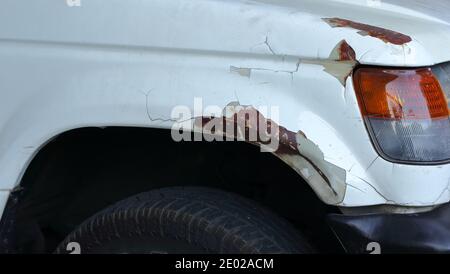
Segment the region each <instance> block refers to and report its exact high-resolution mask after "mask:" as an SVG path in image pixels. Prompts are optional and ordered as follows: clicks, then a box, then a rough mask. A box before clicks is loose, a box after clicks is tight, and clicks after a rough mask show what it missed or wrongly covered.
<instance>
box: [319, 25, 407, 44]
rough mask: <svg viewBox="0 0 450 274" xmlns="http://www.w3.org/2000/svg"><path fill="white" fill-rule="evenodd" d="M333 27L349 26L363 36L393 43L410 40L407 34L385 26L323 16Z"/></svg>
mask: <svg viewBox="0 0 450 274" xmlns="http://www.w3.org/2000/svg"><path fill="white" fill-rule="evenodd" d="M323 20H324V21H325V22H327V23H328V24H329V25H330V26H332V27H333V28H351V29H356V30H359V32H358V33H359V34H361V35H363V36H367V35H368V36H371V37H374V38H378V39H380V40H382V41H383V42H385V43H391V44H394V45H404V44H406V43H409V42H411V41H412V39H411V37H409V36H408V35H405V34H402V33H400V32H396V31H393V30H388V29H385V28H380V27H375V26H371V25H367V24H363V23H358V22H353V21H350V20H346V19H341V18H323Z"/></svg>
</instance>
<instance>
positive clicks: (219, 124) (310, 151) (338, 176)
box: [194, 102, 346, 205]
mask: <svg viewBox="0 0 450 274" xmlns="http://www.w3.org/2000/svg"><path fill="white" fill-rule="evenodd" d="M229 106H233V108H234V110H233V111H232V113H229V112H228V110H229V109H227V108H226V109H227V111H225V110H224V113H223V116H222V117H196V118H194V131H196V132H198V131H201V132H203V133H204V134H210V135H216V136H217V135H219V136H225V137H227V139H228V138H232V139H237V140H239V141H246V142H248V143H251V144H254V145H258V146H261V147H265V146H267V144H268V141H267V139H268V138H270V137H272V138H273V137H274V138H276V141H277V142H278V147H277V149H275V150H274V151H270V152H272V153H273V154H274V155H276V156H277V157H278V158H280V159H281V160H282V161H284V162H285V163H286V164H288V165H289V166H291V167H292V168H293V169H294V170H295V171H296V172H297V173H298V174H300V175H301V176H302V177H303V178H304V179H305V180H306V181H307V182H308V183H309V184H310V186H311V187H312V188H313V190H314V191H315V192H316V193H317V195H318V196H319V197H320V198H321V199H322V200H323V201H324V202H325V203H328V204H334V205H336V204H339V203H341V202H342V201H343V199H344V195H345V190H346V183H345V182H346V171H345V170H344V169H342V168H339V167H337V166H335V165H333V164H331V163H329V162H327V161H325V157H324V154H323V152H322V151H321V150H320V148H319V147H318V146H317V145H316V144H314V143H313V142H312V141H310V140H308V139H307V138H306V134H305V133H303V132H302V131H299V132H297V133H296V132H293V131H290V130H288V129H286V128H285V127H282V126H279V125H278V124H277V123H275V122H274V121H272V120H270V119H266V118H265V117H264V116H263V115H262V114H261V113H260V112H259V111H258V110H256V109H255V108H253V107H251V106H241V105H239V103H237V102H233V103H230V104H229V105H228V107H229ZM249 111H250V112H251V111H253V112H254V113H256V114H257V116H258V118H257V119H248V118H247V117H246V116H245V113H247V112H249ZM239 119H241V120H242V119H245V121H241V120H239ZM261 123H262V124H261ZM230 127H233V128H234V129H235V130H233V135H231V136H230V135H229V133H228V132H227V128H230ZM205 129H212V130H209V131H205ZM261 135H263V138H260V136H261ZM269 135H270V136H269ZM250 136H258V139H257V141H252V140H251V139H250V138H249V137H250ZM269 142H270V141H269Z"/></svg>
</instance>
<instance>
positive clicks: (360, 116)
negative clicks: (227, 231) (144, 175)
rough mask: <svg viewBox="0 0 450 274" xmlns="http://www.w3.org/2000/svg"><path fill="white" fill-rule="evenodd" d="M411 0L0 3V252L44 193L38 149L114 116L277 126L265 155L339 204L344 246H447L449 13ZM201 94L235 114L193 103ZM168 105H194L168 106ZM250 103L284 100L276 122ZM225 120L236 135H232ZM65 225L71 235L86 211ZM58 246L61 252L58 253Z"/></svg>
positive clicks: (244, 129) (331, 217)
mask: <svg viewBox="0 0 450 274" xmlns="http://www.w3.org/2000/svg"><path fill="white" fill-rule="evenodd" d="M415 2H416V1H406V3H405V1H402V0H388V1H382V2H381V3H379V5H368V4H367V1H365V0H361V1H358V0H330V1H326V0H319V1H317V0H314V1H313V0H302V1H294V0H277V1H275V0H252V1H244V0H232V1H230V0H227V1H221V0H203V1H200V0H199V1H189V0H173V1H163V0H155V1H137V0H132V1H126V2H125V1H119V0H111V1H109V2H108V4H107V5H106V4H105V3H104V1H101V0H90V1H82V3H81V5H80V6H79V7H68V6H67V5H66V3H65V1H51V0H43V1H40V2H39V3H29V1H25V0H20V1H19V0H14V1H13V0H8V1H5V3H3V6H4V8H3V7H2V9H1V10H0V23H1V25H2V26H3V27H1V28H0V59H1V60H2V62H1V64H0V72H1V73H0V92H1V95H0V96H1V97H2V99H1V100H0V128H1V133H0V213H1V212H3V217H2V221H1V223H0V240H1V242H0V251H2V252H12V253H14V252H17V250H23V248H21V247H20V246H19V247H18V246H17V245H20V244H18V243H17V242H20V241H15V243H14V244H12V240H11V239H13V238H20V237H22V236H21V234H20V233H18V232H15V231H14V227H15V226H16V223H17V222H16V221H15V218H17V215H20V214H16V213H15V212H16V211H18V212H19V213H20V212H21V208H23V207H21V206H20V204H21V203H22V200H27V194H26V193H24V194H23V195H22V194H21V192H22V190H23V189H24V191H26V190H27V189H32V191H31V192H33V191H36V192H38V187H37V184H36V185H33V184H32V183H30V184H29V185H28V184H27V183H24V178H28V177H27V176H26V175H27V174H29V173H30V172H31V171H30V166H33V163H34V162H36V161H37V160H36V159H43V158H45V159H46V158H49V160H48V161H51V160H52V157H50V156H49V157H44V156H41V155H42V153H43V152H45V151H46V150H48V149H46V148H47V147H48V146H51V144H52V143H53V142H54V141H55V140H56V142H57V141H58V138H59V136H63V135H64V134H66V133H67V132H70V131H74V130H77V129H83V128H113V127H133V128H145V129H155V130H156V129H157V130H164V131H167V134H168V135H169V136H170V131H171V130H173V128H174V125H176V124H177V123H180V122H182V121H184V122H186V121H188V122H189V123H190V124H191V125H192V126H193V128H192V132H201V133H203V134H209V135H220V136H225V137H228V138H229V139H232V140H235V139H237V140H240V141H243V142H247V143H250V144H252V145H256V146H259V147H261V148H263V147H264V146H265V145H267V140H260V139H256V140H249V139H248V138H247V137H248V136H250V135H252V133H254V134H255V135H264V133H266V134H267V133H270V134H269V135H273V136H275V140H276V141H277V142H278V143H279V147H278V148H277V149H275V150H274V151H271V153H269V154H273V156H274V157H276V158H277V159H279V160H281V161H282V162H283V163H284V164H285V165H286V166H287V167H289V168H290V169H291V170H293V171H294V172H295V173H296V175H297V176H298V184H305V185H307V186H308V187H309V188H311V189H312V191H313V192H314V194H315V195H316V196H317V198H318V199H319V200H320V201H321V203H323V204H324V205H326V206H329V207H332V208H333V209H336V211H337V212H331V213H329V214H326V216H322V217H323V219H324V221H326V222H327V224H328V225H329V226H330V227H331V230H332V232H333V233H334V236H335V237H336V239H338V240H339V242H340V243H341V244H342V247H343V249H344V250H345V251H347V252H350V253H366V252H367V246H368V244H369V243H372V242H376V243H379V245H380V246H381V249H382V252H415V251H417V252H450V242H449V239H450V224H449V223H448V221H447V218H446V217H448V215H449V214H450V209H448V203H449V202H450V119H449V109H450V101H449V100H450V52H449V51H446V50H443V49H442V48H441V46H442V45H443V44H446V43H447V42H450V17H449V16H448V15H446V14H443V13H442V12H441V10H444V9H445V8H447V9H448V8H450V4H449V3H448V2H447V1H436V2H437V3H438V5H439V6H440V7H441V9H438V8H436V7H429V8H424V7H423V5H420V3H415ZM25 7H26V8H25ZM99 10H101V11H102V12H101V13H99V12H98V11H99ZM123 11H126V12H125V13H124V12H123ZM116 18H121V19H120V20H117V19H116ZM6 26H8V27H6ZM196 97H201V98H202V100H203V103H204V104H205V105H214V106H218V107H219V109H220V110H225V109H227V108H229V107H230V106H231V109H232V111H231V113H226V112H225V111H224V112H223V113H218V115H210V114H209V113H198V112H197V111H195V110H194V106H193V102H194V98H196ZM178 106H186V108H187V109H190V110H193V111H192V116H191V117H187V119H186V117H184V118H183V119H184V120H182V121H181V120H178V119H177V118H174V117H173V115H172V112H173V109H174V108H176V107H178ZM259 106H277V107H279V109H280V115H279V119H277V121H273V120H272V119H271V117H265V115H263V114H261V113H262V111H261V112H260V109H259ZM245 110H247V111H249V110H250V111H253V112H256V113H257V117H258V118H261V119H259V120H258V121H259V122H258V124H255V123H254V121H253V123H252V121H250V120H248V119H247V118H246V116H245V115H241V111H244V112H245ZM261 121H262V122H261ZM241 122H242V123H241ZM211 123H212V124H214V126H213V127H211V126H210V125H211ZM261 123H263V124H264V125H265V126H264V129H265V130H264V132H261V131H260V128H261ZM228 125H231V127H233V128H234V129H237V131H236V132H238V133H239V132H240V133H241V134H242V135H239V134H238V133H237V134H233V135H227V133H226V130H225V129H226V128H227V126H228ZM242 125H243V126H242ZM212 128H214V130H213V131H212V130H211V129H212ZM266 129H268V131H266ZM148 142H149V143H155V142H152V141H151V140H149V141H148ZM62 150H64V149H62ZM93 153H94V152H93ZM161 153H163V152H161ZM157 154H159V153H157ZM263 154H264V153H263ZM172 158H173V162H174V163H175V162H176V159H175V158H176V156H173V155H172ZM144 160H145V159H144ZM192 162H195V161H194V160H192ZM148 170H152V168H151V167H148ZM156 171H157V170H156ZM33 172H34V171H33ZM243 172H245V171H243ZM265 172H270V169H269V170H267V167H265ZM70 174H71V173H69V176H70ZM61 178H63V180H65V179H66V178H67V177H61ZM278 183H279V182H273V184H278ZM61 184H62V183H61ZM130 184H131V183H130ZM175 185H176V184H175ZM168 186H173V185H168ZM176 186H177V185H176ZM160 187H165V186H164V185H161V186H160ZM41 191H42V192H45V191H44V190H41ZM70 191H71V193H72V192H76V191H77V188H76V187H75V188H71V189H70ZM191 191H192V193H194V192H195V190H189V191H187V192H186V193H187V194H183V195H182V197H183V199H184V198H185V197H191V196H189V195H191V194H189V193H191ZM201 192H202V191H201ZM162 193H163V194H164V195H163V194H161V195H162V196H164V197H175V194H174V193H173V192H171V191H167V192H166V191H163V192H162ZM130 194H137V193H134V192H133V191H131V190H130ZM71 195H72V194H71ZM185 195H187V196H185ZM211 195H212V196H213V197H216V196H215V195H216V194H214V193H213V194H211ZM129 196H131V195H129ZM199 196H200V197H202V195H199ZM219 196H220V195H218V197H219ZM117 197H119V196H117ZM120 197H121V196H120ZM121 198H125V197H121ZM139 199H144V198H142V197H140V196H139ZM139 199H138V200H139ZM148 199H150V200H152V199H156V198H154V197H153V196H151V195H150V198H148ZM167 199H169V198H167ZM174 199H175V198H174ZM180 199H181V198H180ZM186 199H187V198H186ZM205 199H208V198H205ZM232 200H233V199H232ZM118 201H120V199H113V198H111V199H110V200H108V202H110V203H112V202H118ZM155 201H156V200H155ZM105 202H106V201H105ZM155 203H156V204H157V202H155ZM162 203H163V202H162ZM167 203H168V204H167V205H171V201H169V200H168V201H167ZM297 203H299V201H296V200H292V201H289V207H292V208H295V207H296V204H297ZM42 208H46V206H45V205H42ZM116 208H121V206H120V204H119V206H117V207H116ZM40 210H41V209H40ZM42 210H44V209H42ZM45 210H52V209H51V207H50V209H45ZM275 211H276V210H275ZM39 212H40V211H39ZM105 212H106V213H107V211H105ZM22 213H23V212H22ZM25 213H26V214H24V215H26V216H29V215H30V214H31V213H29V212H28V211H27V212H25ZM106 213H104V214H106ZM277 213H278V212H277ZM39 214H41V212H40V213H39ZM39 214H38V213H36V216H37V215H39ZM100 214H102V213H100ZM249 214H250V213H249ZM33 216H34V215H33ZM83 217H90V215H89V216H83ZM64 225H67V227H70V229H68V230H69V231H75V230H74V229H75V228H77V226H78V225H80V223H76V222H74V224H73V225H72V226H69V225H68V224H64ZM161 225H162V224H161ZM139 229H142V228H141V227H139ZM406 230H408V233H405V231H406ZM80 231H82V230H80ZM27 233H31V234H33V235H35V234H34V232H29V231H28V232H27ZM124 233H125V232H124ZM37 234H39V235H40V234H42V233H41V232H39V233H37ZM399 235H401V237H399ZM418 235H419V236H418ZM97 236H98V235H96V237H97ZM23 237H25V236H23ZM94 238H95V237H94ZM70 239H72V238H71V236H69V237H68V238H67V239H66V240H64V241H65V242H63V244H67V243H68V242H70V241H69V240H70ZM191 240H192V239H191V238H189V243H191V242H190V241H191ZM192 241H193V242H195V243H197V244H198V245H203V244H200V240H192ZM196 241H197V242H196ZM280 241H281V242H283V241H282V240H280ZM299 241H300V240H299ZM170 243H171V242H170V241H169V243H166V242H164V243H163V244H161V243H160V242H157V243H154V242H152V243H149V244H150V245H152V244H154V245H155V246H159V245H170ZM311 244H312V245H314V243H311ZM305 245H306V244H305ZM56 246H57V245H54V246H53V247H55V248H56ZM61 246H63V245H59V247H58V248H57V249H56V250H58V252H63V251H66V250H65V249H64V248H63V247H61ZM211 249H212V250H214V248H211ZM180 250H190V249H189V248H187V247H184V246H182V247H180ZM240 250H241V251H242V252H256V251H255V250H259V249H250V248H249V249H244V248H242V249H240ZM39 251H42V249H41V250H39ZM97 251H98V252H101V251H105V250H102V249H98V250H97ZM138 251H139V250H138ZM141 251H142V250H141ZM303 251H308V249H307V248H306V249H302V248H294V247H292V248H290V247H289V248H288V247H287V248H286V249H285V250H281V251H280V250H267V251H264V250H262V252H268V253H271V252H303ZM167 252H168V253H171V252H173V250H168V251H167ZM230 252H235V250H234V249H231V251H230Z"/></svg>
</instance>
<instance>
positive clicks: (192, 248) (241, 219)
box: [55, 187, 312, 254]
mask: <svg viewBox="0 0 450 274" xmlns="http://www.w3.org/2000/svg"><path fill="white" fill-rule="evenodd" d="M71 242H76V243H78V244H79V246H80V247H81V253H221V254H223V253H228V254H229V253H232V254H261V253H262V254H276V253H310V252H312V248H311V247H310V245H309V244H308V243H307V241H306V240H305V239H304V237H302V236H301V235H300V234H299V232H298V231H297V230H295V229H294V228H293V227H292V226H291V225H290V224H289V223H288V222H286V221H285V220H283V219H282V218H280V217H278V216H276V215H275V214H273V213H271V212H270V211H269V210H267V209H264V208H262V207H261V206H259V205H257V204H256V203H254V202H252V201H250V200H248V199H245V198H242V197H240V196H238V195H235V194H232V193H227V192H223V191H217V190H212V189H206V188H195V187H187V188H182V187H176V188H166V189H161V190H155V191H150V192H147V193H142V194H139V195H136V196H134V197H131V198H128V199H126V200H123V201H121V202H118V203H117V204H115V205H113V206H111V207H108V208H106V209H105V210H103V211H101V212H99V213H98V214H96V215H94V216H93V217H91V218H90V219H88V220H87V221H85V222H84V223H83V224H81V225H80V226H79V227H78V228H77V229H76V230H75V231H73V232H72V233H71V234H70V235H69V236H68V237H67V238H66V239H65V240H64V241H63V242H62V243H61V244H60V245H59V246H58V247H57V249H56V251H55V253H69V251H66V249H67V246H68V244H69V243H71Z"/></svg>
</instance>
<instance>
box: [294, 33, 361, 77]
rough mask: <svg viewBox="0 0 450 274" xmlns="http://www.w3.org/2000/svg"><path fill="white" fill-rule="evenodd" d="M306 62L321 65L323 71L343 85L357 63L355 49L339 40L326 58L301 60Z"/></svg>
mask: <svg viewBox="0 0 450 274" xmlns="http://www.w3.org/2000/svg"><path fill="white" fill-rule="evenodd" d="M303 62H304V63H306V64H314V65H321V66H323V67H324V71H325V72H327V73H328V74H330V75H332V76H333V77H334V78H336V79H338V80H339V82H340V83H341V84H342V85H343V86H345V85H346V82H347V78H348V77H349V76H350V75H351V74H352V72H353V69H354V68H355V67H356V66H357V65H358V63H359V62H358V61H357V59H356V52H355V50H354V49H353V48H352V47H351V46H350V45H349V44H348V43H347V41H345V40H342V41H340V42H339V43H338V44H337V45H336V46H335V47H334V49H333V50H332V51H331V53H330V56H329V57H328V60H319V61H309V60H308V61H306V60H305V61H303Z"/></svg>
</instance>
